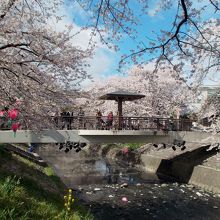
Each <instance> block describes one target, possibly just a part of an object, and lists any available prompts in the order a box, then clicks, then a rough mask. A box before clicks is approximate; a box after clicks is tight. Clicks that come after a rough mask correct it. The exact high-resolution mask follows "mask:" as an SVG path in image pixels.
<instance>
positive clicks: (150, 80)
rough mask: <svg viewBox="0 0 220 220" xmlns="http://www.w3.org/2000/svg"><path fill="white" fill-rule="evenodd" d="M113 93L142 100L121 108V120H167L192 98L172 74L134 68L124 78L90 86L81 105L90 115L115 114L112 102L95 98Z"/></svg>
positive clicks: (187, 89)
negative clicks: (136, 117)
mask: <svg viewBox="0 0 220 220" xmlns="http://www.w3.org/2000/svg"><path fill="white" fill-rule="evenodd" d="M117 90H124V91H129V92H135V93H140V94H144V95H145V98H142V99H140V100H136V101H133V102H125V103H124V104H123V112H124V115H125V116H160V117H167V116H170V115H171V114H176V110H177V108H179V107H181V105H182V104H184V103H185V102H186V100H187V98H189V97H192V95H193V93H192V91H191V90H190V89H189V88H188V87H187V86H186V85H185V83H183V82H182V81H181V80H177V79H174V78H173V77H172V70H167V71H161V72H159V71H158V72H157V73H154V71H153V70H149V69H148V68H147V67H146V68H139V67H137V66H136V67H133V68H132V69H131V70H130V71H129V73H128V75H127V76H112V77H110V78H109V79H107V80H106V81H105V82H104V83H103V80H102V81H100V82H95V83H94V84H92V85H91V87H90V88H89V89H88V91H87V94H90V97H89V98H87V99H86V98H83V99H82V102H81V104H82V106H83V107H84V108H85V109H87V114H90V115H94V114H95V113H96V109H99V110H101V112H102V113H103V114H104V115H107V113H108V112H109V111H113V112H114V114H116V112H117V104H116V103H114V101H103V100H98V98H99V97H100V96H101V95H103V94H105V93H108V92H114V91H117ZM78 103H79V104H80V102H78Z"/></svg>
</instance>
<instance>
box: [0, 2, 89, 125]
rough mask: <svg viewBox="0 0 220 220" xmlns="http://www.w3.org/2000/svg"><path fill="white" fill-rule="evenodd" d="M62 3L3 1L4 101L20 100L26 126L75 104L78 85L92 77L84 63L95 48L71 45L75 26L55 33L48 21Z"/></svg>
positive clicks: (0, 71)
mask: <svg viewBox="0 0 220 220" xmlns="http://www.w3.org/2000/svg"><path fill="white" fill-rule="evenodd" d="M61 3H62V2H61V1H59V0H49V1H43V0H1V2H0V39H1V41H0V75H1V81H0V91H1V93H0V100H1V106H2V107H3V106H6V105H8V106H9V107H10V106H12V107H13V105H14V103H15V100H16V99H20V101H21V104H20V105H19V117H20V120H21V124H22V125H23V127H29V128H34V127H38V128H39V127H45V126H46V125H48V124H50V122H51V119H49V117H47V116H48V115H50V114H51V113H54V112H56V111H59V110H60V108H61V107H62V106H66V105H68V103H71V102H72V99H73V98H74V96H76V94H77V87H78V85H79V84H80V82H81V81H82V80H84V79H85V78H86V77H87V76H88V75H87V73H86V72H85V68H84V67H85V66H86V62H85V61H86V59H87V58H88V57H89V56H91V52H90V51H86V50H82V49H80V48H79V47H77V46H73V45H72V43H71V41H72V40H73V39H74V34H73V30H72V27H71V26H69V27H66V30H65V31H63V32H55V31H54V30H53V29H52V28H51V27H50V26H49V25H48V20H49V19H57V20H59V19H60V17H58V16H57V15H56V10H57V8H58V6H59V5H60V4H61ZM77 31H78V30H77ZM42 117H43V118H42ZM39 122H40V123H39Z"/></svg>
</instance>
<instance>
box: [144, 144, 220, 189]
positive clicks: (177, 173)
mask: <svg viewBox="0 0 220 220" xmlns="http://www.w3.org/2000/svg"><path fill="white" fill-rule="evenodd" d="M206 149H207V146H204V147H202V148H200V149H197V150H196V151H192V152H186V153H185V154H186V155H184V154H182V156H181V155H178V156H177V157H173V158H166V157H162V156H161V157H160V156H158V155H150V154H143V155H141V162H142V165H143V167H144V169H145V170H146V171H150V172H153V173H160V174H165V175H168V176H172V177H174V178H176V179H177V180H179V181H181V182H185V183H189V184H193V185H196V186H199V187H201V188H203V189H205V190H208V191H212V192H214V193H220V169H217V168H212V167H208V166H203V165H201V164H202V162H201V161H200V160H201V158H202V159H204V151H205V150H206ZM206 154H207V152H206ZM209 154H211V153H209ZM192 155H194V156H192ZM193 157H196V158H193ZM198 158H200V159H199V160H198Z"/></svg>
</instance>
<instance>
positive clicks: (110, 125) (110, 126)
mask: <svg viewBox="0 0 220 220" xmlns="http://www.w3.org/2000/svg"><path fill="white" fill-rule="evenodd" d="M112 123H113V112H112V111H110V112H109V113H108V116H107V127H108V129H110V128H112Z"/></svg>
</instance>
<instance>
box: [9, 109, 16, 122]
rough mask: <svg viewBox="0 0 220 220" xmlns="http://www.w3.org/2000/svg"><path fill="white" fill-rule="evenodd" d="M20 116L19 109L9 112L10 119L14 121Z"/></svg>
mask: <svg viewBox="0 0 220 220" xmlns="http://www.w3.org/2000/svg"><path fill="white" fill-rule="evenodd" d="M17 116H18V110H17V109H11V110H9V111H8V117H9V118H10V119H12V120H14V119H16V118H17Z"/></svg>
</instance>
